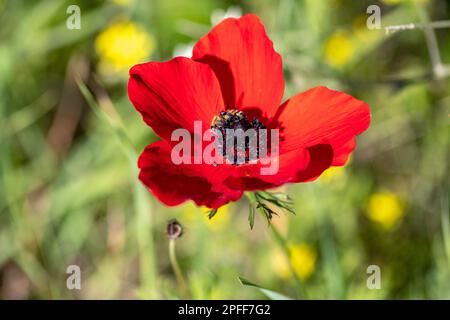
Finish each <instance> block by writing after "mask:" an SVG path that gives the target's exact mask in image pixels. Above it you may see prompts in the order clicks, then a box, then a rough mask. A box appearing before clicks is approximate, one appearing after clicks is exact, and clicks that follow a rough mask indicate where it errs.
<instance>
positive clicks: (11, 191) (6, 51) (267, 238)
mask: <svg viewBox="0 0 450 320" xmlns="http://www.w3.org/2000/svg"><path fill="white" fill-rule="evenodd" d="M72 4H76V5H78V6H79V7H80V9H81V29H79V30H78V29H75V30H70V29H68V28H67V27H66V20H67V18H68V17H69V16H70V14H68V13H66V10H67V7H68V6H69V5H72ZM371 4H376V5H379V6H380V8H381V12H382V16H381V19H382V20H381V22H382V25H383V26H386V25H389V24H402V23H410V22H424V21H427V20H445V19H449V18H450V1H445V0H434V1H433V0H428V1H427V0H416V1H413V0H411V1H408V0H404V1H401V0H384V1H375V0H370V1H351V0H329V1H325V0H321V1H317V0H304V1H300V0H299V1H295V0H273V1H271V0H260V1H244V0H242V1H226V0H212V1H211V0H197V1H183V0H152V1H138V0H134V1H133V0H115V1H112V0H111V1H88V0H85V1H56V0H55V1H51V0H49V1H31V0H29V1H26V0H14V1H12V0H0V298H2V299H47V298H50V299H53V298H63V299H87V298H99V299H104V298H106V299H109V298H120V299H134V298H138V299H149V298H161V299H167V298H178V297H180V291H179V288H178V287H177V284H176V281H175V277H174V274H173V272H172V269H171V266H170V263H169V255H168V239H167V236H166V234H165V228H166V223H167V221H168V220H169V219H171V218H176V219H178V220H179V221H180V222H181V223H182V224H183V226H184V235H183V236H182V237H181V238H180V239H178V240H177V244H176V250H177V254H178V259H179V262H180V265H181V268H182V270H183V273H184V274H185V277H186V279H187V283H188V288H189V292H190V297H191V298H194V299H219V298H223V299H237V298H244V299H246V298H255V299H263V298H267V296H266V295H264V294H263V293H262V292H261V291H260V290H258V289H257V288H254V287H248V286H243V285H242V284H241V283H240V282H239V281H238V277H239V276H241V277H244V278H246V279H248V280H250V281H252V282H254V283H257V284H258V285H260V286H262V287H265V288H269V289H271V290H274V291H276V292H278V293H281V294H284V295H286V296H289V297H292V298H306V299H312V298H324V299H390V298H400V299H411V298H417V299H430V298H437V299H450V222H449V153H450V139H449V138H450V135H449V133H450V132H449V120H450V118H449V114H450V108H449V106H450V70H449V69H448V67H447V69H445V68H444V69H442V70H443V71H442V72H436V66H433V64H432V62H431V61H432V60H431V59H430V54H429V49H430V48H431V50H433V46H432V43H433V42H432V41H431V42H430V37H431V38H433V37H434V36H435V37H436V40H437V45H438V52H439V55H440V58H441V59H442V61H443V63H447V64H450V29H439V30H435V31H433V32H431V35H430V34H428V37H429V38H428V41H427V38H426V36H425V33H424V32H423V31H422V30H410V31H399V32H396V33H391V34H386V33H385V32H384V30H383V29H381V30H368V29H367V27H366V19H367V17H368V15H367V14H366V8H367V7H368V6H369V5H371ZM247 12H252V13H256V14H257V15H259V16H260V17H261V19H262V21H263V22H264V24H265V25H266V28H267V32H268V34H269V36H270V37H271V39H272V40H273V41H274V44H275V48H276V49H277V50H278V52H279V53H280V54H281V55H282V57H283V65H284V71H285V78H286V93H285V98H287V97H289V96H291V95H292V94H294V93H296V92H299V91H303V90H306V89H308V88H310V87H312V86H315V85H319V84H321V85H327V86H329V87H331V88H334V89H339V90H344V91H346V92H349V93H350V94H352V95H354V96H356V97H358V98H359V99H361V100H364V101H366V102H368V103H369V104H370V106H371V110H372V124H371V127H370V128H369V130H368V131H367V132H365V133H364V134H362V135H361V136H360V137H359V138H358V148H357V150H356V152H354V154H353V156H352V158H351V161H350V162H349V164H348V165H346V166H345V167H343V168H333V169H330V170H328V171H326V172H325V173H324V175H323V176H322V177H321V178H319V179H318V180H317V181H315V182H313V183H308V184H298V185H293V186H287V187H286V188H284V189H283V190H282V191H284V192H287V193H288V194H289V195H291V197H293V198H294V200H295V210H296V215H295V216H294V215H291V214H286V213H280V214H279V216H275V217H274V219H273V226H274V227H276V228H277V230H278V231H279V233H280V234H281V235H282V237H283V238H284V245H283V246H280V245H279V242H277V241H276V240H274V238H273V235H272V234H271V231H270V229H269V228H268V227H267V223H266V222H265V221H264V220H263V219H261V218H260V217H257V219H256V223H255V228H254V229H253V230H250V228H249V225H248V221H247V217H248V205H247V203H246V200H245V199H242V200H241V201H240V202H238V203H233V204H230V205H228V206H226V207H224V208H221V209H220V210H219V212H218V213H217V215H216V216H215V217H214V218H213V219H212V220H211V221H209V220H208V219H207V216H206V212H207V210H206V209H205V208H196V207H195V206H194V205H193V204H191V203H188V204H186V205H182V206H179V207H175V208H167V207H164V206H163V205H161V204H160V203H159V202H157V201H156V200H155V199H154V198H153V197H152V196H151V195H150V194H149V193H148V192H147V191H146V190H145V188H144V187H143V186H142V185H141V184H140V183H139V181H138V179H137V168H136V159H137V156H138V154H139V153H140V152H141V150H143V148H144V147H145V146H146V145H147V144H149V143H150V142H152V141H155V140H156V137H155V136H154V135H153V133H152V131H151V129H149V128H148V127H146V126H145V124H144V123H143V122H142V120H141V118H140V115H139V114H138V113H137V112H136V111H135V110H134V108H133V107H132V105H131V103H130V102H129V101H128V98H127V91H126V84H127V71H128V69H129V67H130V66H132V65H133V64H135V63H138V62H145V61H149V60H157V61H162V60H167V59H170V58H172V57H173V56H175V55H189V54H190V50H191V48H192V45H193V44H194V43H195V41H196V40H197V39H198V38H199V37H200V36H202V35H203V34H205V33H206V32H208V30H210V29H211V27H212V26H213V25H214V24H216V23H217V22H218V21H220V20H221V19H222V18H223V17H225V16H239V15H241V14H245V13H247ZM430 45H431V47H430ZM433 70H434V71H435V72H433ZM80 87H81V89H82V90H80ZM82 92H83V93H82ZM71 264H76V265H79V266H80V268H81V271H82V274H81V290H68V289H67V288H66V279H67V277H68V275H67V274H66V268H67V266H69V265H71ZM369 265H378V266H379V267H380V268H381V289H380V290H369V289H368V288H367V286H366V280H367V278H368V276H369V275H368V274H367V273H366V269H367V267H368V266H369ZM295 279H296V281H293V280H295Z"/></svg>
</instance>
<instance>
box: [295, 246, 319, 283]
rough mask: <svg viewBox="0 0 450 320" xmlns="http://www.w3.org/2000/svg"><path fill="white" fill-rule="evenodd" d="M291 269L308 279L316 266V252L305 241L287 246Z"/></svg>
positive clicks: (303, 278)
mask: <svg viewBox="0 0 450 320" xmlns="http://www.w3.org/2000/svg"><path fill="white" fill-rule="evenodd" d="M289 251H290V260H291V264H292V269H294V272H295V273H296V274H297V275H298V276H299V277H300V278H301V279H302V280H306V279H308V278H309V277H310V276H311V274H312V273H313V272H314V269H315V267H316V259H317V252H316V251H315V250H314V248H313V247H311V246H310V245H309V244H307V243H300V244H296V245H292V246H290V248H289Z"/></svg>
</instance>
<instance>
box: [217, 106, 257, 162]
mask: <svg viewBox="0 0 450 320" xmlns="http://www.w3.org/2000/svg"><path fill="white" fill-rule="evenodd" d="M211 129H212V130H213V133H214V132H215V133H216V134H215V135H216V139H215V143H216V146H217V147H218V148H221V149H222V155H223V156H224V157H226V159H227V160H228V161H229V162H231V163H232V164H234V165H239V164H241V163H238V162H239V161H238V159H239V158H244V159H245V162H246V163H247V162H249V161H250V160H255V159H250V155H251V152H250V151H251V150H250V147H251V146H250V138H249V137H247V136H246V137H245V142H244V143H245V145H244V146H241V148H238V147H237V144H238V139H237V137H236V134H235V135H234V139H233V140H231V139H227V129H231V130H234V132H235V133H236V130H238V129H241V130H242V131H243V132H244V133H245V132H246V131H247V130H249V129H253V130H255V132H256V138H257V141H259V139H258V138H259V135H258V130H259V129H266V126H265V125H264V124H263V123H262V122H261V121H259V119H257V118H253V120H252V121H250V120H249V119H248V118H247V115H246V114H245V112H243V111H240V110H226V111H221V112H220V114H219V115H218V116H215V117H214V119H213V121H212V124H211ZM219 133H220V134H219ZM220 137H221V139H220ZM257 145H258V144H257ZM239 151H244V154H239ZM256 157H259V148H258V147H257V146H256Z"/></svg>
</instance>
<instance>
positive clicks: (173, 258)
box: [169, 239, 189, 299]
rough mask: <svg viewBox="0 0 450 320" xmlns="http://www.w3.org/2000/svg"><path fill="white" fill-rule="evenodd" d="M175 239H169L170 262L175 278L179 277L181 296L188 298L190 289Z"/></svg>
mask: <svg viewBox="0 0 450 320" xmlns="http://www.w3.org/2000/svg"><path fill="white" fill-rule="evenodd" d="M175 241H176V240H175V239H170V240H169V259H170V264H171V265H172V269H173V272H174V273H175V278H176V279H177V283H178V287H179V289H180V294H181V297H182V298H184V299H187V298H188V296H189V291H188V287H187V285H186V281H185V280H184V277H183V273H182V272H181V268H180V265H179V264H178V260H177V254H176V251H175Z"/></svg>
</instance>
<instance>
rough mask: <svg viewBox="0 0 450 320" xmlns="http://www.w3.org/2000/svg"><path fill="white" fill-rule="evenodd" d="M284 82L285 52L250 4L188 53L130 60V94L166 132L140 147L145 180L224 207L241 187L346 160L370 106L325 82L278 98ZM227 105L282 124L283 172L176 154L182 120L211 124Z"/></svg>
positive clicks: (316, 171)
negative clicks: (193, 160) (188, 160)
mask: <svg viewBox="0 0 450 320" xmlns="http://www.w3.org/2000/svg"><path fill="white" fill-rule="evenodd" d="M283 92H284V79H283V70H282V61H281V57H280V55H279V54H278V53H277V52H276V51H275V50H274V48H273V43H272V41H271V40H270V39H269V38H268V36H267V34H266V31H265V28H264V26H263V24H262V23H261V21H260V19H259V18H258V17H257V16H255V15H253V14H247V15H245V16H243V17H241V18H239V19H235V18H228V19H225V20H224V21H222V22H221V23H220V24H218V25H217V26H216V27H214V28H213V29H212V30H211V31H210V32H209V33H208V34H207V35H205V36H204V37H202V38H201V39H200V40H199V41H198V43H197V44H196V45H195V47H194V50H193V55H192V58H191V59H188V58H182V57H177V58H174V59H172V60H170V61H167V62H148V63H143V64H139V65H136V66H134V67H132V68H131V70H130V79H129V82H128V95H129V98H130V100H131V102H132V103H133V105H134V106H135V108H136V109H137V111H139V112H140V113H141V115H142V117H143V120H144V121H145V123H146V124H147V125H149V126H150V127H151V128H152V129H153V130H154V132H155V133H156V134H157V135H158V136H159V137H160V138H161V139H162V140H160V141H157V142H154V143H152V144H150V145H149V146H147V147H146V148H145V150H144V151H143V153H142V154H141V156H140V157H139V161H138V166H139V168H140V174H139V178H140V180H141V181H142V182H143V183H144V184H145V185H146V186H147V188H148V189H149V190H150V191H151V192H152V193H153V194H154V195H155V196H156V197H157V198H158V199H159V200H160V201H161V202H163V203H165V204H166V205H169V206H175V205H178V204H181V203H183V202H185V201H187V200H193V201H194V202H195V203H196V204H197V205H199V206H201V205H204V206H207V207H209V208H219V207H220V206H222V205H224V204H226V203H228V202H230V201H236V200H238V199H239V198H240V197H241V196H242V194H243V192H244V191H255V190H265V189H269V188H274V187H278V186H281V185H283V184H285V183H296V182H307V181H311V180H314V179H316V178H317V177H318V176H320V174H321V173H322V172H323V171H324V170H326V169H327V168H329V167H330V166H342V165H344V164H345V163H346V161H347V159H348V156H349V155H350V153H351V152H352V151H353V150H354V148H355V145H356V142H355V137H356V135H358V134H360V133H361V132H363V131H365V130H366V129H367V128H368V126H369V123H370V110H369V106H368V105H367V104H366V103H364V102H363V101H360V100H357V99H355V98H353V97H352V96H350V95H348V94H346V93H343V92H339V91H334V90H331V89H328V88H326V87H323V86H319V87H315V88H312V89H309V90H307V91H305V92H302V93H299V94H297V95H295V96H293V97H291V98H290V99H288V100H286V101H285V102H284V103H282V104H281V105H280V103H281V99H282V97H283ZM226 110H228V111H226ZM230 110H233V111H232V112H238V111H240V112H241V114H243V115H244V118H245V121H246V123H247V124H250V125H252V123H253V122H250V120H248V119H254V120H253V121H257V122H258V123H260V124H261V123H262V124H263V125H264V127H266V128H268V129H279V135H280V144H279V154H278V156H277V158H276V159H275V161H278V165H279V170H278V172H277V173H276V174H273V175H262V174H261V170H260V169H261V166H262V164H261V162H260V161H259V160H258V161H256V162H252V163H250V162H249V163H244V164H241V165H235V164H233V163H231V164H230V163H226V162H225V163H223V164H218V165H216V164H206V163H202V164H178V165H177V164H174V163H173V162H172V160H171V150H172V146H173V145H174V144H173V142H172V141H171V134H172V132H173V131H174V130H175V129H178V128H184V129H187V130H189V132H193V131H194V121H201V122H202V130H203V132H204V131H206V130H208V129H209V128H210V126H211V124H212V123H214V121H215V120H216V119H217V117H218V116H220V115H223V114H228V113H230V114H231V111H230ZM233 114H234V113H233Z"/></svg>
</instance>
